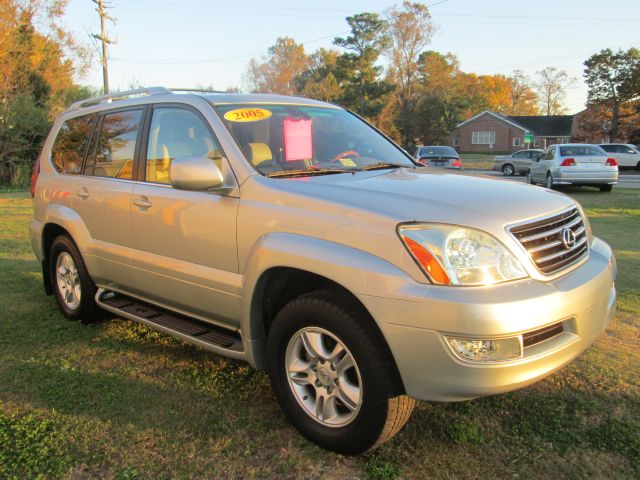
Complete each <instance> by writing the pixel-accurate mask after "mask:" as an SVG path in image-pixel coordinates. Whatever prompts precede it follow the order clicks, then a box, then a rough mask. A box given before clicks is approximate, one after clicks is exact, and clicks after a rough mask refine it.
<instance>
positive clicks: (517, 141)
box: [513, 137, 520, 147]
mask: <svg viewBox="0 0 640 480" xmlns="http://www.w3.org/2000/svg"><path fill="white" fill-rule="evenodd" d="M513 146H514V147H519V146H520V137H513Z"/></svg>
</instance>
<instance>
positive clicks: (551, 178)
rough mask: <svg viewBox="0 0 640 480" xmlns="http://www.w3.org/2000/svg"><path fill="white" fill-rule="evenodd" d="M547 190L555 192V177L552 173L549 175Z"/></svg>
mask: <svg viewBox="0 0 640 480" xmlns="http://www.w3.org/2000/svg"><path fill="white" fill-rule="evenodd" d="M547 188H548V189H549V190H553V188H554V187H553V175H551V174H550V173H549V174H547Z"/></svg>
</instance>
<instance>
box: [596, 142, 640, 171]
mask: <svg viewBox="0 0 640 480" xmlns="http://www.w3.org/2000/svg"><path fill="white" fill-rule="evenodd" d="M600 147H601V148H602V149H603V150H604V151H605V152H607V154H609V156H610V157H613V158H615V159H616V160H617V161H618V167H619V168H620V170H632V169H635V170H640V149H639V148H638V147H636V146H635V145H631V144H630V143H603V144H602V145H600Z"/></svg>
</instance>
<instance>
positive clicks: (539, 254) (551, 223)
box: [510, 208, 589, 275]
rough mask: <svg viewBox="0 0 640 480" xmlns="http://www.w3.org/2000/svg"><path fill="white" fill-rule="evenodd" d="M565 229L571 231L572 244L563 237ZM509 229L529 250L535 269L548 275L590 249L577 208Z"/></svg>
mask: <svg viewBox="0 0 640 480" xmlns="http://www.w3.org/2000/svg"><path fill="white" fill-rule="evenodd" d="M566 229H569V230H571V232H573V236H574V237H575V243H574V244H573V245H571V243H570V242H569V244H568V245H567V243H565V241H564V240H563V234H564V235H566V234H565V233H564V231H565V230H566ZM510 231H511V234H512V235H513V236H514V237H516V239H517V240H518V241H519V242H520V243H521V244H522V246H523V247H524V248H525V249H526V250H527V252H529V255H531V258H532V259H533V262H534V263H535V264H536V267H538V270H540V271H541V272H542V273H544V274H547V275H548V274H552V273H556V272H558V271H560V270H562V269H564V268H566V267H568V266H569V265H571V264H573V263H575V262H577V261H578V260H580V259H581V258H582V257H584V256H585V255H587V253H588V251H589V239H588V238H587V231H586V229H585V226H584V222H583V221H582V216H581V215H580V212H579V211H578V209H577V208H572V209H571V210H567V211H565V212H562V213H560V214H558V215H554V216H552V217H546V218H543V219H541V220H536V221H533V222H531V223H527V224H524V225H517V226H515V227H511V229H510ZM569 237H571V235H570V234H569ZM570 239H571V238H569V240H570Z"/></svg>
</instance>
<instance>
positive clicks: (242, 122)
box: [215, 104, 414, 177]
mask: <svg viewBox="0 0 640 480" xmlns="http://www.w3.org/2000/svg"><path fill="white" fill-rule="evenodd" d="M215 109H216V111H217V112H218V114H219V115H220V117H221V118H222V120H223V122H224V124H225V126H226V127H227V129H228V130H229V132H230V133H231V135H232V136H233V138H234V139H235V141H236V143H237V144H238V145H239V146H240V148H241V149H242V151H243V152H244V155H245V157H246V158H247V160H248V161H249V162H250V163H251V164H252V165H253V166H254V168H255V169H256V170H258V171H259V172H260V173H262V174H263V175H268V176H273V177H283V176H287V172H291V173H292V175H293V174H294V173H295V172H297V173H300V172H302V173H303V174H304V173H309V172H311V173H313V174H324V173H342V172H345V171H356V170H361V169H363V168H365V169H371V168H378V167H379V168H385V167H389V168H392V167H396V166H403V167H413V166H414V164H413V163H412V162H411V161H410V160H409V159H408V158H407V156H406V155H405V154H404V153H402V151H401V150H400V149H399V148H398V147H397V146H396V145H394V144H393V143H392V142H390V141H389V140H387V139H386V138H385V137H384V136H383V135H381V134H380V133H378V132H377V131H376V130H375V129H373V128H372V127H371V126H369V125H368V124H367V123H366V122H363V121H362V120H360V119H359V118H358V117H356V116H355V115H353V114H351V113H349V112H347V111H345V110H342V109H338V108H330V107H316V106H304V105H271V104H259V105H258V104H250V105H248V104H237V105H215Z"/></svg>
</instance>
